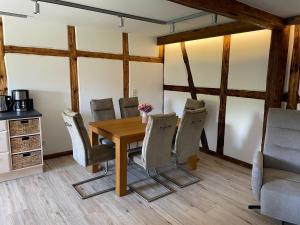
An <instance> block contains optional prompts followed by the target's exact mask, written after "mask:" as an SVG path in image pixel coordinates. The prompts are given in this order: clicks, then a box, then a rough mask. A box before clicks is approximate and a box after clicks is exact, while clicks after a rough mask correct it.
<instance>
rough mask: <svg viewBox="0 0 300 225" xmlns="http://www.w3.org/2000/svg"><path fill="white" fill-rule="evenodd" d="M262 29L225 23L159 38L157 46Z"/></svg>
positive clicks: (236, 23) (238, 23) (239, 23)
mask: <svg viewBox="0 0 300 225" xmlns="http://www.w3.org/2000/svg"><path fill="white" fill-rule="evenodd" d="M262 29H263V28H261V27H258V26H254V25H252V24H247V23H241V22H232V23H225V24H220V25H216V26H210V27H204V28H199V29H195V30H190V31H184V32H180V33H175V34H170V35H165V36H161V37H158V38H157V44H158V45H163V44H171V43H177V42H184V41H192V40H199V39H204V38H211V37H219V36H224V35H229V34H237V33H244V32H250V31H256V30H262Z"/></svg>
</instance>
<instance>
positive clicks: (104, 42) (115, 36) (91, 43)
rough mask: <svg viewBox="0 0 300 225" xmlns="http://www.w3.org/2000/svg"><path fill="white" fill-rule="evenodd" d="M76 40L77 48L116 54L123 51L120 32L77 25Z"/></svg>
mask: <svg viewBox="0 0 300 225" xmlns="http://www.w3.org/2000/svg"><path fill="white" fill-rule="evenodd" d="M76 41H77V43H76V44H77V49H79V50H84V51H93V52H107V53H117V54H121V53H122V52H123V47H122V32H117V31H109V30H103V29H101V28H99V27H84V26H77V27H76Z"/></svg>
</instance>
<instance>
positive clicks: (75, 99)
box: [68, 26, 79, 112]
mask: <svg viewBox="0 0 300 225" xmlns="http://www.w3.org/2000/svg"><path fill="white" fill-rule="evenodd" d="M68 44H69V51H70V54H69V56H70V59H69V62H70V86H71V105H72V110H73V111H74V112H79V91H78V71H77V54H76V53H77V52H76V37H75V27H73V26H68Z"/></svg>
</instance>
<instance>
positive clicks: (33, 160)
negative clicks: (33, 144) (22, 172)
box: [12, 151, 42, 170]
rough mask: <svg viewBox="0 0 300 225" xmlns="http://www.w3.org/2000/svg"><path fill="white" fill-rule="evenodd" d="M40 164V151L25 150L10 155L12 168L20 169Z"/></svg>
mask: <svg viewBox="0 0 300 225" xmlns="http://www.w3.org/2000/svg"><path fill="white" fill-rule="evenodd" d="M39 164H42V152H41V151H34V152H26V153H20V154H16V155H12V168H13V170H17V169H22V168H26V167H30V166H36V165H39Z"/></svg>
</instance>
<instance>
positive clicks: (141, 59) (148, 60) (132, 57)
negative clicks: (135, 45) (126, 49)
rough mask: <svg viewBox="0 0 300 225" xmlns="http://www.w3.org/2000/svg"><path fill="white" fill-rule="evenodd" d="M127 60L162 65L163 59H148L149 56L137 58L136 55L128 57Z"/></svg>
mask: <svg viewBox="0 0 300 225" xmlns="http://www.w3.org/2000/svg"><path fill="white" fill-rule="evenodd" d="M128 60H129V61H135V62H148V63H163V59H162V58H160V57H149V56H138V55H129V56H128Z"/></svg>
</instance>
